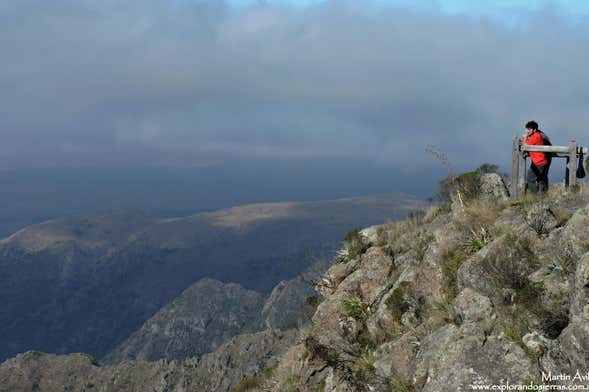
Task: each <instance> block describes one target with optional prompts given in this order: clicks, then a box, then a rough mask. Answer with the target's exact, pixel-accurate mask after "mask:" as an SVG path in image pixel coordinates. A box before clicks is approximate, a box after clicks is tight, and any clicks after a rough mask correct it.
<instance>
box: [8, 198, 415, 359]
mask: <svg viewBox="0 0 589 392" xmlns="http://www.w3.org/2000/svg"><path fill="white" fill-rule="evenodd" d="M422 204H423V203H422V202H420V201H419V200H418V199H416V198H415V197H412V196H408V195H403V194H393V195H381V196H371V197H363V198H353V199H343V200H333V201H322V202H306V203H271V204H256V205H250V206H242V207H236V208H232V209H228V210H222V211H217V212H212V213H203V214H197V215H193V216H189V217H183V218H176V219H155V218H152V217H149V216H146V215H144V214H141V213H139V212H133V211H121V212H109V213H101V214H92V215H86V216H76V217H70V218H64V219H58V220H52V221H48V222H46V223H42V224H39V225H34V226H31V227H28V228H26V229H24V230H21V231H19V232H17V233H15V234H14V235H12V236H10V237H8V238H5V239H2V240H0V300H1V301H2V306H1V307H0V325H2V328H1V329H0V359H4V358H7V357H9V356H12V355H15V354H16V353H20V352H24V351H26V350H33V349H34V350H40V351H46V352H52V353H68V352H77V351H83V352H87V353H90V354H92V355H95V356H96V357H102V356H103V355H105V354H107V353H108V352H110V351H111V350H113V349H114V348H115V347H116V346H117V345H119V344H120V343H121V342H123V341H124V340H125V339H126V338H128V337H129V335H130V334H131V333H133V332H135V331H137V330H138V329H140V328H141V326H142V325H143V323H145V322H146V321H147V320H148V319H150V318H151V317H152V316H153V315H154V314H155V313H156V312H157V311H158V310H159V309H160V308H161V307H162V306H164V305H166V304H168V303H169V302H170V301H172V300H173V299H174V298H175V297H177V296H178V295H180V293H182V291H183V290H185V289H187V288H188V287H190V286H191V285H192V284H193V283H194V282H196V281H198V280H200V279H202V278H205V277H209V278H213V279H217V280H220V281H223V282H235V283H239V284H241V285H242V286H244V287H245V288H247V289H249V290H255V291H258V292H260V293H262V294H264V295H265V294H267V293H269V292H270V291H271V290H272V289H273V288H274V286H275V285H276V284H277V283H278V282H280V281H282V280H288V279H292V278H294V277H295V276H297V275H298V274H300V273H301V272H302V271H304V270H305V269H306V268H308V266H309V265H310V264H311V263H313V262H314V261H315V259H316V258H323V257H324V256H326V255H328V254H330V253H332V252H333V251H334V249H335V248H336V247H337V246H338V243H339V241H340V240H341V238H342V236H343V234H344V233H345V232H346V231H347V230H349V228H350V227H355V226H363V225H367V224H371V223H376V222H382V221H384V220H386V219H396V218H400V217H402V216H404V215H405V214H406V213H407V211H409V210H410V209H413V208H415V207H418V206H420V205H422Z"/></svg>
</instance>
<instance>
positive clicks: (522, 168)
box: [517, 141, 526, 196]
mask: <svg viewBox="0 0 589 392" xmlns="http://www.w3.org/2000/svg"><path fill="white" fill-rule="evenodd" d="M522 143H523V141H520V142H519V146H518V151H519V154H518V166H519V168H518V181H517V188H518V189H517V193H518V195H520V196H522V195H524V194H525V193H526V158H525V156H524V153H523V151H521V148H520V147H521V144H522Z"/></svg>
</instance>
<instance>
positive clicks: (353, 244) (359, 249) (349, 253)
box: [338, 229, 368, 262]
mask: <svg viewBox="0 0 589 392" xmlns="http://www.w3.org/2000/svg"><path fill="white" fill-rule="evenodd" d="M344 245H345V250H344V252H343V253H341V254H339V255H338V260H339V261H340V262H347V261H349V260H351V259H353V258H355V257H357V256H359V255H361V254H362V253H364V252H365V251H366V249H368V247H367V246H366V244H364V241H363V240H362V234H361V233H360V229H353V230H350V231H349V232H348V233H347V234H346V236H345V237H344Z"/></svg>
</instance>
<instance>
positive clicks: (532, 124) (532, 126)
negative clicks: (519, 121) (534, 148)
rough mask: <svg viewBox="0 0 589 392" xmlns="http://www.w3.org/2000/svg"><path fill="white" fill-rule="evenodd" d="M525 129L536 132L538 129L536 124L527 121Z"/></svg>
mask: <svg viewBox="0 0 589 392" xmlns="http://www.w3.org/2000/svg"><path fill="white" fill-rule="evenodd" d="M526 129H534V130H537V129H538V123H537V122H536V121H528V122H527V123H526Z"/></svg>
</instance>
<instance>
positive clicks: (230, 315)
mask: <svg viewBox="0 0 589 392" xmlns="http://www.w3.org/2000/svg"><path fill="white" fill-rule="evenodd" d="M263 304H264V299H263V297H262V295H261V294H260V293H258V292H255V291H251V290H245V289H244V288H242V287H241V286H239V285H237V284H235V283H228V284H223V283H221V282H219V281H216V280H212V279H202V280H200V281H198V282H197V283H195V284H193V285H192V286H190V287H189V288H188V289H186V290H184V292H182V294H180V296H178V297H177V298H176V299H174V300H173V301H172V302H171V303H169V304H168V305H166V306H164V307H163V308H162V309H161V310H159V311H158V312H157V313H156V314H155V315H154V316H153V317H152V318H150V319H149V320H147V322H146V323H145V324H143V326H142V327H141V328H140V329H139V330H138V331H136V332H134V333H133V334H132V335H131V336H130V337H129V338H128V339H126V340H125V341H124V342H123V343H121V344H120V345H119V346H118V347H117V348H116V349H115V350H113V352H111V353H110V354H109V355H107V357H106V358H105V361H106V362H110V363H113V362H123V361H125V360H129V359H142V360H147V361H154V360H158V359H185V358H190V357H198V356H201V355H203V354H206V353H209V352H211V351H214V350H216V349H217V348H218V347H219V346H220V345H221V344H223V343H224V342H226V341H227V340H228V339H229V338H231V337H233V336H235V335H238V334H241V333H248V332H255V331H259V330H260V329H262V327H261V319H260V312H261V310H262V306H263Z"/></svg>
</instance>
